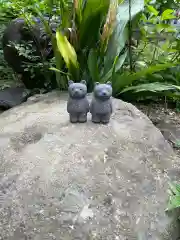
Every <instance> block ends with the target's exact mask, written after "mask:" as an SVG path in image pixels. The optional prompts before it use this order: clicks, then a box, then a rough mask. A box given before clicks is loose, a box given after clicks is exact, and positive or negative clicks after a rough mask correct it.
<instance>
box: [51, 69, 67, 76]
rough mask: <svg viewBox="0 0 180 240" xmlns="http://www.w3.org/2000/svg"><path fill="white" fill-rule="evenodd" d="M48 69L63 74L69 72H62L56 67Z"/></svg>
mask: <svg viewBox="0 0 180 240" xmlns="http://www.w3.org/2000/svg"><path fill="white" fill-rule="evenodd" d="M49 70H52V71H55V72H59V73H62V74H65V75H69V73H66V72H63V71H61V70H59V69H57V68H54V67H52V68H49Z"/></svg>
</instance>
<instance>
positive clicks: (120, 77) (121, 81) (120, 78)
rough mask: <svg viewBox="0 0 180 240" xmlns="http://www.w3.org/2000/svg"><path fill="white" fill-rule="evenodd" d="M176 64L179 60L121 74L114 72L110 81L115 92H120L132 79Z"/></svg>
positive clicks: (137, 78)
mask: <svg viewBox="0 0 180 240" xmlns="http://www.w3.org/2000/svg"><path fill="white" fill-rule="evenodd" d="M177 65H179V62H176V63H165V64H156V65H153V66H150V67H148V68H145V69H143V70H141V71H139V72H136V73H132V74H130V73H128V72H125V73H123V74H119V73H116V74H115V75H114V77H113V79H112V81H113V82H114V86H115V89H116V93H117V94H119V93H121V92H122V91H123V89H124V88H126V87H128V86H130V85H131V84H132V83H133V82H134V81H136V80H139V79H140V78H142V77H144V76H145V75H146V74H153V73H156V72H159V71H161V70H164V69H166V68H170V67H173V66H177Z"/></svg>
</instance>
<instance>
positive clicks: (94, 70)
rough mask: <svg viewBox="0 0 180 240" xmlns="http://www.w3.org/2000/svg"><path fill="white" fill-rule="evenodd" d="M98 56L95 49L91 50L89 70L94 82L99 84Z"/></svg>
mask: <svg viewBox="0 0 180 240" xmlns="http://www.w3.org/2000/svg"><path fill="white" fill-rule="evenodd" d="M97 60H98V55H97V52H96V51H95V50H94V49H91V51H90V53H89V56H88V68H89V72H90V75H91V78H92V80H93V82H99V69H98V61H97Z"/></svg>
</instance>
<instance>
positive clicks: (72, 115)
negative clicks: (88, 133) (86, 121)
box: [69, 114, 78, 123]
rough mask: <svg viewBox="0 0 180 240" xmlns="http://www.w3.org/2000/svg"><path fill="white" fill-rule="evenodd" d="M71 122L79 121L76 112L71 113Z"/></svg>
mask: <svg viewBox="0 0 180 240" xmlns="http://www.w3.org/2000/svg"><path fill="white" fill-rule="evenodd" d="M69 117H70V122H71V123H77V122H78V116H77V115H76V114H70V115H69Z"/></svg>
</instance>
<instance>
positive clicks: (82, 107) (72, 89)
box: [67, 80, 89, 123]
mask: <svg viewBox="0 0 180 240" xmlns="http://www.w3.org/2000/svg"><path fill="white" fill-rule="evenodd" d="M68 84H69V87H68V92H69V98H68V102H67V112H68V113H69V117H70V122H71V123H77V122H80V123H84V122H87V113H88V112H89V102H88V100H87V97H86V95H87V86H86V81H85V80H82V81H81V82H80V83H74V82H73V81H72V80H70V81H69V82H68Z"/></svg>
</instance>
